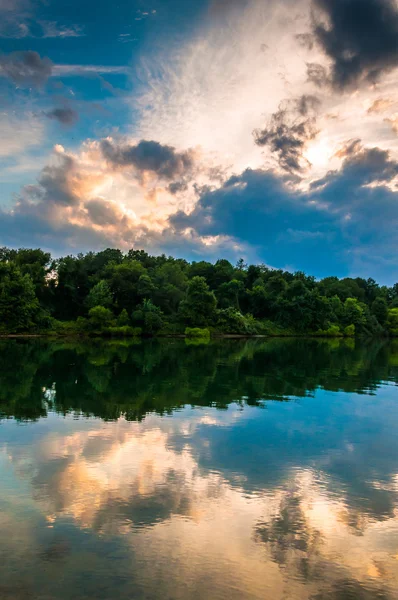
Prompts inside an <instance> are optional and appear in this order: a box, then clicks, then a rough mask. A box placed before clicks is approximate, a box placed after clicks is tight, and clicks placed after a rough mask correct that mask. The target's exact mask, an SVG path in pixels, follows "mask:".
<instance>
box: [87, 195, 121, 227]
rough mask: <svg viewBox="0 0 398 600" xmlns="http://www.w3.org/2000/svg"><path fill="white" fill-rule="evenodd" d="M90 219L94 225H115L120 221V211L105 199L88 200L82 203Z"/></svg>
mask: <svg viewBox="0 0 398 600" xmlns="http://www.w3.org/2000/svg"><path fill="white" fill-rule="evenodd" d="M84 208H85V209H86V211H87V213H88V215H89V217H90V221H91V222H92V223H95V224H96V225H116V224H117V223H119V222H120V219H121V215H120V211H118V210H117V209H116V207H115V206H114V205H113V204H111V203H110V202H106V201H105V200H101V199H98V200H90V201H89V202H86V203H85V205H84Z"/></svg>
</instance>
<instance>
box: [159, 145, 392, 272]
mask: <svg viewBox="0 0 398 600" xmlns="http://www.w3.org/2000/svg"><path fill="white" fill-rule="evenodd" d="M340 157H341V158H343V162H342V166H341V169H340V170H336V171H331V172H330V173H328V174H327V175H326V176H325V177H323V178H320V179H319V180H317V181H316V182H314V183H313V185H312V186H311V187H310V189H309V190H308V191H306V192H303V191H299V190H297V189H294V188H292V186H291V183H290V182H289V179H286V178H282V177H280V176H278V175H277V174H276V173H275V172H272V171H266V170H261V169H257V170H250V169H249V170H246V171H244V172H243V173H242V174H241V175H237V176H233V177H231V178H230V179H229V180H228V181H227V182H226V183H225V184H224V185H223V186H221V187H220V188H219V189H216V190H214V191H207V192H206V191H205V192H204V193H203V194H202V195H201V197H200V199H199V202H198V203H197V205H196V207H195V209H194V210H193V211H191V212H190V213H187V212H183V211H178V212H177V213H176V214H175V215H174V216H172V217H170V224H171V226H172V227H173V228H174V229H175V231H176V232H177V233H178V232H180V231H185V230H187V229H192V230H194V231H196V232H197V234H198V235H201V236H203V235H207V236H211V235H215V234H217V233H219V232H223V234H225V235H227V236H230V237H231V238H232V239H234V240H236V241H238V242H241V243H247V242H248V243H250V244H251V245H252V247H253V248H254V249H256V251H257V252H258V253H259V254H260V256H261V259H262V260H264V261H265V262H266V263H267V264H272V265H278V266H282V265H284V264H290V265H291V264H292V257H294V260H295V264H294V268H295V269H303V270H306V271H307V272H311V273H314V274H315V275H317V276H326V275H328V274H329V275H330V274H331V273H334V272H339V273H342V274H348V273H350V274H355V275H365V276H370V275H373V276H374V277H377V278H378V279H379V280H382V281H389V282H390V283H391V282H393V281H394V280H395V279H397V278H398V269H397V268H396V263H394V261H395V258H394V257H395V255H396V247H397V244H398V234H397V232H398V192H397V191H396V188H394V187H393V186H394V180H395V178H396V177H397V176H398V163H397V161H395V160H394V159H393V158H392V157H391V156H390V155H389V153H388V152H387V151H385V150H381V149H380V148H364V147H363V146H362V145H361V144H360V143H359V141H358V140H355V141H352V142H351V143H349V144H347V145H346V146H345V147H344V149H343V150H342V151H341V155H340ZM288 229H291V230H293V231H296V232H300V233H299V234H298V236H297V235H292V236H287V235H286V230H288ZM303 232H305V234H303ZM298 237H299V238H301V239H300V240H298V239H297V238H298ZM282 239H283V244H281V241H282ZM394 264H395V266H394Z"/></svg>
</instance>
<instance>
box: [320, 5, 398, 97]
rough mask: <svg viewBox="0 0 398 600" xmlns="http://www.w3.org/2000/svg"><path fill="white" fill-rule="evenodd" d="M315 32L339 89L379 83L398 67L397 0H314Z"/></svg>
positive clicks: (333, 79)
mask: <svg viewBox="0 0 398 600" xmlns="http://www.w3.org/2000/svg"><path fill="white" fill-rule="evenodd" d="M312 21H313V22H312V33H313V35H314V37H315V39H316V41H317V44H318V45H319V46H320V48H321V49H322V50H323V52H324V53H325V54H326V56H327V57H328V58H329V59H330V61H331V72H330V80H331V83H332V85H333V86H334V87H335V88H336V89H337V90H343V89H346V88H350V87H355V86H358V85H360V84H361V83H362V82H365V83H366V82H367V83H375V82H377V81H378V80H379V79H380V77H381V76H382V75H383V74H384V73H386V72H388V71H390V70H392V69H394V68H395V67H397V66H398V9H397V6H396V3H395V1H394V0H337V1H336V0H313V17H312Z"/></svg>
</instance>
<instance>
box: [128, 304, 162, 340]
mask: <svg viewBox="0 0 398 600" xmlns="http://www.w3.org/2000/svg"><path fill="white" fill-rule="evenodd" d="M132 319H133V321H134V323H135V324H136V325H138V326H139V327H142V329H143V331H144V332H145V333H150V334H153V333H156V332H157V331H159V329H161V328H162V327H163V325H164V319H163V312H162V311H161V309H160V308H159V307H158V306H156V305H155V304H153V302H152V301H151V300H144V301H143V303H142V304H141V305H139V306H138V307H137V310H135V311H134V312H133V314H132Z"/></svg>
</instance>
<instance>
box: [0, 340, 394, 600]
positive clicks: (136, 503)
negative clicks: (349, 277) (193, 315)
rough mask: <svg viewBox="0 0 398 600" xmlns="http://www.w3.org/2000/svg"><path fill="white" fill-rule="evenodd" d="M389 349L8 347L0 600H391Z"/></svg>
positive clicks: (0, 434)
mask: <svg viewBox="0 0 398 600" xmlns="http://www.w3.org/2000/svg"><path fill="white" fill-rule="evenodd" d="M397 382H398V345H397V344H394V343H388V342H384V341H376V342H372V343H365V342H362V343H360V342H357V343H354V342H353V341H351V340H350V341H344V340H332V341H328V340H307V341H306V340H267V341H264V340H250V341H240V340H230V341H222V342H218V343H210V344H208V345H192V344H188V343H186V342H185V341H172V340H168V341H167V340H165V341H163V342H156V341H148V342H142V343H131V342H108V343H103V342H95V343H89V344H86V343H70V342H52V343H48V342H44V341H19V340H18V341H17V340H10V341H6V342H1V343H0V486H1V487H0V531H1V536H0V598H1V599H2V600H22V599H23V600H25V599H29V600H72V599H73V600H75V599H76V600H77V599H82V600H86V599H87V600H89V599H90V600H94V599H98V600H102V599H103V600H113V599H115V598H118V599H120V600H127V599H129V600H130V599H133V600H135V599H140V600H141V599H142V600H144V599H145V600H152V599H153V600H158V599H159V600H180V599H181V600H185V599H187V600H191V599H206V600H207V599H212V600H213V599H214V600H221V599H225V600H230V599H231V600H235V599H236V600H238V599H239V600H246V599H253V600H254V599H262V600H263V599H268V598H269V599H270V600H279V599H280V600H295V599H298V600H306V599H311V600H340V599H341V600H357V599H360V600H362V599H365V600H368V599H369V600H370V599H373V598H380V599H386V600H390V599H396V598H398V591H397V590H398V388H397Z"/></svg>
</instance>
